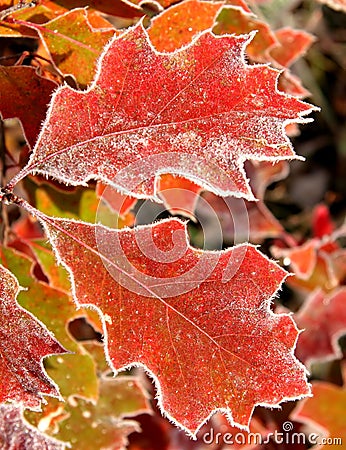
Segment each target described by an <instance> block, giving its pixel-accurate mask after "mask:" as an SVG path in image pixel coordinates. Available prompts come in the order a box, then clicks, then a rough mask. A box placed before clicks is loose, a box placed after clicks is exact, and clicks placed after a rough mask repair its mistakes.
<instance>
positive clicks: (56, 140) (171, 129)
mask: <svg viewBox="0 0 346 450" xmlns="http://www.w3.org/2000/svg"><path fill="white" fill-rule="evenodd" d="M248 39H249V37H248V36H223V37H215V36H214V35H213V34H212V33H211V32H205V33H202V34H201V35H200V36H199V38H198V39H197V40H196V41H194V43H193V44H192V45H191V46H189V47H186V48H184V49H183V50H181V51H177V52H174V53H168V54H160V53H157V52H156V51H154V49H153V48H152V47H151V45H150V43H149V41H148V37H147V34H146V32H145V31H144V29H143V27H142V26H141V25H138V26H136V27H134V28H132V29H130V30H129V31H128V32H126V33H125V34H123V35H122V36H120V37H118V38H114V39H113V40H112V41H111V42H110V44H109V45H108V46H107V47H106V50H105V52H104V54H103V57H102V58H101V60H100V68H99V72H98V74H97V77H96V79H95V81H94V83H93V85H92V86H91V88H90V89H89V90H88V91H86V92H77V91H74V90H73V89H71V88H69V87H67V86H64V87H60V88H58V90H57V91H56V93H55V95H54V96H53V98H52V102H51V107H50V110H49V114H48V116H47V119H46V121H45V123H44V126H43V129H42V132H41V135H40V137H39V139H38V142H37V145H36V147H35V150H34V152H33V155H32V157H31V160H30V162H29V164H28V165H27V166H26V168H24V169H23V171H22V172H21V173H20V174H19V175H18V177H16V178H15V179H14V180H12V185H13V184H15V183H16V182H17V181H18V180H19V179H21V178H23V177H24V176H25V175H27V174H28V173H30V172H35V173H41V174H45V175H47V176H52V177H55V178H57V179H59V180H62V181H64V182H66V183H69V184H73V185H77V184H85V183H86V182H87V181H88V180H90V179H91V178H96V179H100V180H104V181H105V182H108V183H110V184H113V185H114V186H115V187H116V188H117V189H119V190H121V191H123V192H126V193H130V192H131V193H132V195H133V196H136V197H145V198H155V193H154V190H155V189H154V186H155V181H154V179H155V176H157V175H159V174H161V173H175V174H179V175H181V176H184V177H185V178H187V179H190V180H192V181H194V182H195V183H197V184H198V185H200V186H201V187H207V188H208V189H210V190H212V191H213V192H214V193H216V194H219V195H231V194H235V195H236V196H243V197H246V198H249V199H252V198H253V196H252V193H251V192H250V189H249V186H248V183H247V180H246V177H245V175H244V170H243V162H244V160H246V159H255V160H267V161H269V160H270V161H278V160H281V159H291V158H294V157H296V155H295V153H294V151H293V149H292V146H291V144H290V142H289V140H288V138H287V136H286V135H285V133H284V125H286V124H287V123H290V122H296V121H297V120H298V121H299V120H302V119H301V117H302V116H303V115H305V114H306V113H308V112H310V110H311V107H310V105H307V104H305V103H303V102H301V101H299V100H297V99H295V98H291V97H288V96H286V95H284V94H281V93H279V92H278V91H276V78H277V75H278V72H277V71H276V70H274V69H271V68H269V67H266V66H265V67H264V66H247V65H246V64H245V62H244V58H243V52H244V46H245V45H246V43H247V42H248ZM9 186H11V184H10V185H9Z"/></svg>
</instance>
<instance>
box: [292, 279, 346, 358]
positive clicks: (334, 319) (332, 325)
mask: <svg viewBox="0 0 346 450" xmlns="http://www.w3.org/2000/svg"><path fill="white" fill-rule="evenodd" d="M294 318H295V320H296V322H297V324H298V326H299V328H301V329H304V332H303V333H301V334H300V335H299V339H298V343H297V350H296V355H297V357H298V358H299V359H300V360H301V361H303V362H304V364H306V365H309V364H310V363H311V362H313V361H320V360H323V361H324V360H327V359H336V358H341V357H342V353H341V351H340V348H339V345H338V339H339V338H340V336H342V335H343V334H346V288H340V289H338V290H335V291H333V292H332V293H331V294H330V295H326V294H324V293H323V292H322V291H316V292H313V293H312V294H311V296H309V297H308V298H307V299H306V301H305V303H304V305H303V307H302V308H301V309H300V310H299V311H298V313H296V314H295V316H294Z"/></svg>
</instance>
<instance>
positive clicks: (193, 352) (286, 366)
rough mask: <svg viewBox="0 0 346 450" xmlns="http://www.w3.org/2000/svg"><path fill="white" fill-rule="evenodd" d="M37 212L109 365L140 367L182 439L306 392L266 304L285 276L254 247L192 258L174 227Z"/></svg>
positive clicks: (281, 322)
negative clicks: (216, 416)
mask: <svg viewBox="0 0 346 450" xmlns="http://www.w3.org/2000/svg"><path fill="white" fill-rule="evenodd" d="M36 214H37V215H38V216H39V218H40V219H41V220H42V221H43V224H44V226H45V228H46V230H47V232H48V236H49V239H50V241H51V243H52V245H53V248H54V249H55V251H56V254H57V257H58V259H59V260H60V261H61V262H62V263H63V264H64V265H65V267H66V268H67V269H68V270H69V272H70V273H71V277H72V280H73V286H74V287H73V292H74V295H75V297H76V301H78V302H79V303H80V304H93V305H95V306H96V307H97V308H99V310H101V311H102V313H103V318H104V327H105V339H106V345H107V355H108V360H109V362H110V363H111V365H112V367H113V368H114V369H117V370H118V369H121V368H124V367H128V366H131V365H138V364H141V365H143V366H145V367H146V368H147V370H149V371H150V373H151V375H152V376H153V378H154V379H155V381H156V385H157V388H158V389H159V402H160V406H161V408H162V409H163V410H164V411H165V413H166V414H168V415H169V416H170V417H171V418H172V420H175V421H176V422H177V423H179V425H180V426H181V427H183V428H184V429H186V430H187V431H188V432H189V433H191V434H194V433H195V432H196V430H197V429H198V428H199V427H200V426H201V424H202V423H203V422H204V421H205V420H206V419H207V418H208V416H209V415H210V414H211V413H212V412H213V411H215V410H217V409H219V410H221V411H224V412H225V413H226V414H227V415H228V417H229V418H231V417H232V419H233V421H234V423H235V424H237V425H238V426H242V427H245V426H247V425H248V422H249V420H250V418H251V414H252V411H253V408H254V406H255V405H256V404H266V405H274V406H275V405H278V403H280V402H281V401H282V400H284V399H285V400H288V399H295V398H297V397H301V396H304V395H307V394H308V393H309V387H308V385H307V383H306V376H305V369H304V367H303V366H301V365H300V363H299V362H298V361H297V360H296V359H295V357H294V356H293V348H294V346H295V341H296V338H297V334H298V331H297V328H296V326H295V324H294V322H293V321H292V319H291V317H290V316H288V315H274V314H273V313H272V312H271V311H270V306H269V304H270V301H269V299H270V298H271V297H272V296H273V295H274V294H275V293H276V291H277V290H278V289H279V287H280V285H281V283H282V281H283V279H284V278H285V276H286V274H285V272H284V271H283V270H282V269H281V268H280V267H279V266H277V265H276V264H275V263H274V262H271V261H269V260H268V259H267V258H266V257H264V256H263V255H262V254H260V253H259V252H258V251H257V250H256V248H255V247H253V246H250V245H242V246H238V247H235V248H234V249H229V250H227V251H225V252H204V251H202V250H195V249H193V248H192V247H190V246H189V245H188V242H187V232H186V226H185V225H184V224H183V223H182V222H181V221H179V220H175V219H171V220H166V221H163V222H160V223H157V224H155V225H151V226H143V227H137V228H135V229H124V230H112V229H109V228H106V227H103V226H101V225H90V224H86V223H82V222H78V221H72V220H63V219H54V218H50V217H47V216H44V215H43V214H41V213H39V212H36ZM86 280H88V282H86ZM134 324H135V325H134ZM191 367H193V368H194V370H191ZM288 380H289V381H288Z"/></svg>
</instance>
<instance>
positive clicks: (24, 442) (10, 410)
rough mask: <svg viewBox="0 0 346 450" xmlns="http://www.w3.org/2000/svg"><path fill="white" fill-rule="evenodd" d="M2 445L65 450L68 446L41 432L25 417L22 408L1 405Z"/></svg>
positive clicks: (9, 449) (20, 449)
mask: <svg viewBox="0 0 346 450" xmlns="http://www.w3.org/2000/svg"><path fill="white" fill-rule="evenodd" d="M0 447H1V448H2V449H4V450H29V449H30V450H34V449H40V450H64V449H66V448H67V446H66V445H65V444H64V443H63V442H59V441H56V440H55V439H53V438H51V437H48V436H46V435H44V434H42V433H40V432H39V431H38V430H37V429H36V428H34V427H32V426H31V425H29V424H28V423H27V422H26V421H25V420H24V419H23V413H22V410H21V408H19V407H18V406H15V405H0Z"/></svg>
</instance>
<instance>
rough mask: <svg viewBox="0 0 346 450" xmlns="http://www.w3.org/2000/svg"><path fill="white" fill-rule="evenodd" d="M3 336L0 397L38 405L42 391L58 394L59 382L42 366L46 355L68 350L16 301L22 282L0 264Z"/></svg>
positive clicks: (46, 393)
mask: <svg viewBox="0 0 346 450" xmlns="http://www.w3.org/2000/svg"><path fill="white" fill-rule="evenodd" d="M0 275H1V281H0V298H1V339H0V355H1V358H0V372H1V377H0V380H1V381H0V401H1V402H5V401H7V400H11V401H13V402H17V403H22V404H23V405H25V406H26V407H28V408H32V409H37V408H39V407H40V404H41V401H42V398H43V397H42V394H45V395H51V396H58V395H59V392H58V390H57V387H56V385H54V384H53V382H52V381H51V380H50V379H49V378H48V377H47V375H46V373H45V372H44V369H43V362H42V360H43V358H44V357H46V356H48V355H51V354H61V353H65V349H63V348H62V347H61V345H60V344H59V343H58V342H57V341H56V340H55V338H53V336H52V335H51V334H50V333H49V332H48V330H47V329H46V328H45V327H44V325H43V324H42V323H40V322H39V321H38V320H37V319H36V318H35V317H34V316H33V315H32V314H30V313H29V312H27V311H25V310H24V309H23V308H21V307H20V306H19V304H18V303H17V301H16V297H17V294H18V292H19V284H18V281H17V279H16V278H15V277H14V275H12V274H11V272H9V271H8V270H7V269H5V268H4V267H3V266H1V265H0Z"/></svg>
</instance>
